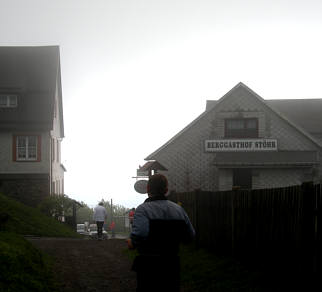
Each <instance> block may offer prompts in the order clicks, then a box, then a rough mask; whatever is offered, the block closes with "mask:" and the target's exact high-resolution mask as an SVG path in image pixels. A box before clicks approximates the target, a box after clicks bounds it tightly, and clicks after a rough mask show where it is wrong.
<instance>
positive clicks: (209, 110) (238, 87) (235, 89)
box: [145, 82, 321, 160]
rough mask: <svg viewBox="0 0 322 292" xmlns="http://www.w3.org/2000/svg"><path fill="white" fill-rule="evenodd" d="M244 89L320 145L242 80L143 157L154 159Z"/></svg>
mask: <svg viewBox="0 0 322 292" xmlns="http://www.w3.org/2000/svg"><path fill="white" fill-rule="evenodd" d="M240 90H242V91H243V90H245V91H247V92H249V93H250V96H252V97H253V98H254V99H255V100H257V101H259V102H260V103H261V104H262V105H263V106H265V107H267V108H268V109H269V110H270V111H272V112H274V113H275V114H276V115H277V116H279V117H280V118H281V119H283V120H284V121H286V122H287V123H288V124H290V125H291V126H292V127H294V128H295V129H297V130H298V131H299V132H300V133H301V134H302V135H304V136H306V137H307V138H308V139H310V140H311V141H312V142H313V143H314V144H316V145H317V146H319V147H321V146H320V144H319V142H318V141H317V140H316V139H315V138H314V137H313V136H312V135H310V133H308V132H307V131H306V130H304V129H303V128H302V127H300V126H298V125H296V124H295V123H294V122H292V121H291V120H290V119H289V118H288V117H287V116H286V115H284V114H283V113H281V112H280V111H276V109H275V106H274V105H276V104H274V103H273V104H274V105H273V106H271V104H272V103H271V104H270V103H269V102H266V101H265V100H264V99H263V98H262V97H260V96H259V95H258V94H257V93H255V92H254V91H253V90H251V89H250V88H249V87H247V86H246V85H245V84H243V83H242V82H240V83H238V84H237V85H236V86H235V87H233V88H232V89H231V90H230V91H228V92H227V93H226V94H225V95H224V96H223V97H221V98H220V99H219V100H217V101H207V106H206V111H205V112H203V113H202V114H201V115H200V116H198V117H197V118H196V119H195V120H194V121H192V122H191V123H190V124H189V125H188V126H186V127H185V128H184V129H183V130H181V131H180V132H179V133H178V134H177V135H175V136H174V137H173V138H171V139H170V140H169V141H168V142H166V143H165V144H164V145H163V146H161V147H160V148H158V149H157V150H156V151H154V152H153V153H151V154H150V155H149V156H147V157H146V158H145V160H152V159H154V157H155V155H156V154H157V153H158V152H160V151H161V150H163V149H164V148H165V147H167V146H168V145H169V144H171V143H172V142H174V141H175V140H176V139H177V138H178V137H179V136H181V135H182V134H183V133H184V132H186V131H187V130H188V129H189V128H191V127H192V126H193V125H195V124H196V123H197V122H198V121H199V120H200V119H202V118H203V117H205V116H206V115H209V114H211V113H212V112H213V111H214V110H215V109H217V108H218V107H220V105H222V104H223V103H224V102H225V100H226V99H228V98H230V97H232V96H233V95H235V94H236V93H237V92H238V91H240Z"/></svg>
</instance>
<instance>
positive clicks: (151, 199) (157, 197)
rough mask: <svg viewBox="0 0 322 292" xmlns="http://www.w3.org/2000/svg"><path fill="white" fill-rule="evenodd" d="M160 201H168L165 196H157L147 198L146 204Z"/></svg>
mask: <svg viewBox="0 0 322 292" xmlns="http://www.w3.org/2000/svg"><path fill="white" fill-rule="evenodd" d="M158 200H168V199H167V197H166V196H164V195H155V196H152V197H149V198H147V199H146V200H145V201H144V203H147V202H152V201H158Z"/></svg>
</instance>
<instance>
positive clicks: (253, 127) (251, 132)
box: [225, 118, 258, 138]
mask: <svg viewBox="0 0 322 292" xmlns="http://www.w3.org/2000/svg"><path fill="white" fill-rule="evenodd" d="M225 137H226V138H257V137H258V120H257V119H254V118H249V119H226V120H225Z"/></svg>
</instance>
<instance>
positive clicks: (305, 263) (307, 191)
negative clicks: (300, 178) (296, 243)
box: [300, 182, 315, 276]
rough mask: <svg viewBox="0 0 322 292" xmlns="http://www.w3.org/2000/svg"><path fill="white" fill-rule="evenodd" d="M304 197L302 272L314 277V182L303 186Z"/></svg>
mask: <svg viewBox="0 0 322 292" xmlns="http://www.w3.org/2000/svg"><path fill="white" fill-rule="evenodd" d="M301 191H302V196H303V225H302V249H301V258H302V260H301V267H300V268H301V270H302V271H303V272H304V273H307V276H312V274H313V271H314V256H315V252H314V246H315V242H314V239H315V200H314V198H315V197H314V187H313V182H305V183H303V184H302V186H301Z"/></svg>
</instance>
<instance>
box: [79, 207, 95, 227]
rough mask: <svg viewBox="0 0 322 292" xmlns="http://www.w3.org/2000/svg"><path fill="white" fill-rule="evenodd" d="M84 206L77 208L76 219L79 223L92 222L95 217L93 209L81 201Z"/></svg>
mask: <svg viewBox="0 0 322 292" xmlns="http://www.w3.org/2000/svg"><path fill="white" fill-rule="evenodd" d="M81 204H82V207H80V208H79V209H78V210H77V215H76V221H77V223H84V222H91V221H92V219H93V213H94V211H93V209H92V208H90V207H89V206H88V205H86V204H85V203H84V202H81Z"/></svg>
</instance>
